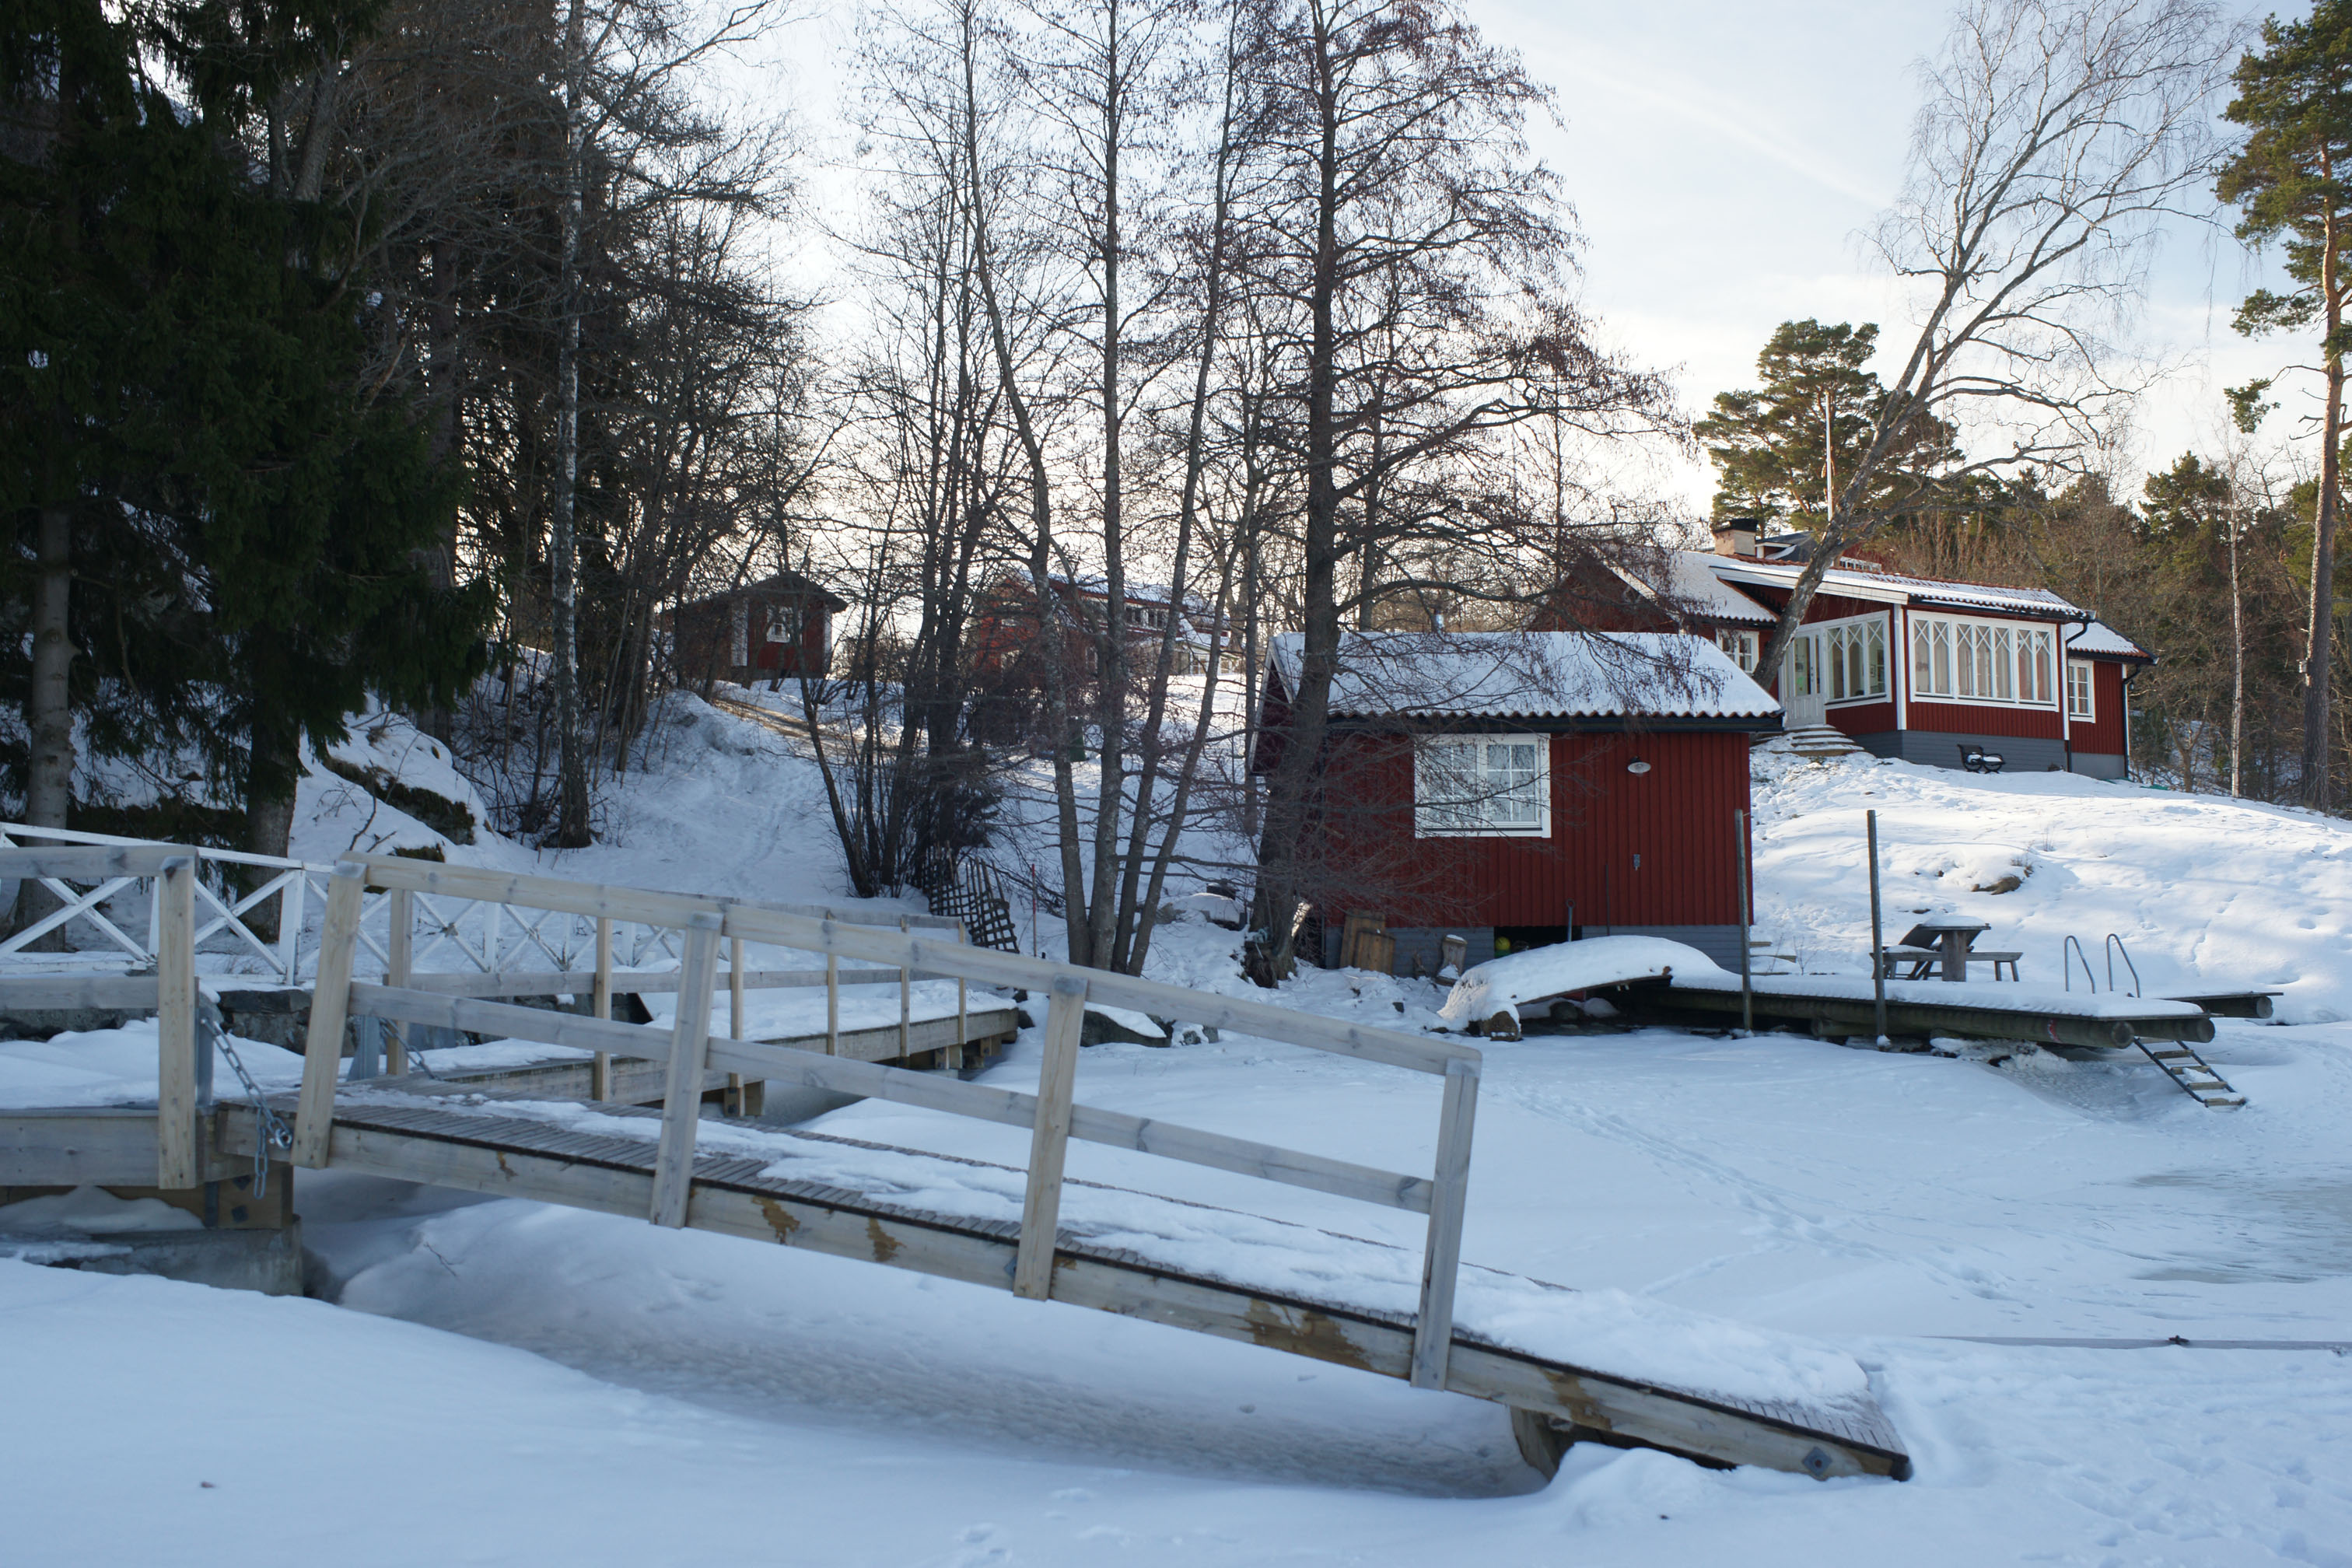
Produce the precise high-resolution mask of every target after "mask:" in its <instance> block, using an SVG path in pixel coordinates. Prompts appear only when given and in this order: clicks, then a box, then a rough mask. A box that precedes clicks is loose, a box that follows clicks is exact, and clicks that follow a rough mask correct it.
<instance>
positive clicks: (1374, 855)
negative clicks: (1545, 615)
mask: <svg viewBox="0 0 2352 1568" xmlns="http://www.w3.org/2000/svg"><path fill="white" fill-rule="evenodd" d="M1301 651H1302V639H1301V638H1300V637H1298V636H1297V634H1292V635H1289V636H1286V637H1278V638H1276V640H1275V644H1274V647H1273V649H1272V658H1271V660H1270V661H1269V666H1268V670H1267V679H1266V700H1265V726H1264V729H1263V731H1262V733H1261V735H1260V738H1259V742H1258V748H1257V752H1256V754H1255V756H1254V757H1253V758H1252V759H1251V765H1252V767H1253V768H1254V769H1255V771H1257V772H1259V773H1265V772H1268V771H1270V770H1271V769H1272V768H1273V767H1274V766H1275V765H1276V763H1278V762H1279V760H1280V757H1281V748H1282V747H1283V745H1284V744H1285V743H1286V726H1287V722H1288V715H1289V710H1290V709H1289V694H1290V693H1291V692H1292V691H1294V690H1295V689H1297V679H1298V661H1299V658H1300V656H1301ZM1779 728H1780V706H1779V704H1778V703H1776V702H1775V701H1774V700H1772V699H1771V698H1770V697H1769V695H1767V694H1766V693H1765V692H1764V690H1763V689H1761V688H1759V686H1758V685H1757V684H1756V683H1755V681H1754V680H1752V679H1749V678H1748V676H1747V675H1746V674H1745V673H1743V672H1742V671H1741V670H1740V669H1739V668H1738V667H1737V666H1736V665H1735V664H1734V663H1733V662H1732V661H1731V659H1730V658H1727V656H1726V655H1725V654H1724V653H1723V652H1722V651H1721V650H1720V649H1719V648H1717V647H1716V646H1715V644H1714V643H1713V642H1712V641H1710V640H1708V639H1706V637H1694V636H1685V635H1681V634H1675V633H1664V634H1661V633H1654V632H1632V633H1577V632H1492V633H1469V634H1457V635H1446V634H1422V633H1395V634H1376V633H1357V634H1350V635H1349V636H1347V637H1345V638H1344V639H1343V641H1342V643H1341V647H1340V653H1339V672H1338V675H1337V677H1336V679H1334V681H1333V685H1332V694H1331V724H1330V728H1329V731H1328V735H1327V737H1326V739H1325V742H1324V744H1323V749H1322V752H1321V755H1320V756H1319V757H1318V766H1317V770H1316V777H1317V792H1316V798H1315V801H1314V806H1313V815H1312V820H1311V822H1310V825H1309V826H1308V828H1307V836H1306V840H1305V842H1303V843H1302V844H1301V845H1300V854H1299V864H1300V868H1301V876H1302V880H1303V884H1304V888H1305V890H1306V892H1307V899H1308V902H1309V903H1310V905H1311V906H1312V907H1313V909H1314V911H1315V913H1316V915H1317V916H1318V917H1319V919H1320V920H1321V922H1322V927H1323V938H1322V946H1321V948H1320V950H1319V951H1320V953H1321V956H1322V959H1323V962H1324V963H1326V964H1327V965H1328V964H1333V963H1337V962H1338V957H1339V933H1340V931H1341V928H1342V927H1343V925H1344V923H1345V918H1346V917H1347V916H1348V915H1349V914H1364V913H1377V914H1379V915H1381V916H1382V917H1384V919H1385V921H1386V924H1387V929H1388V931H1389V932H1390V934H1391V935H1392V936H1394V937H1395V938H1396V967H1397V970H1398V972H1399V973H1412V972H1414V970H1415V968H1416V966H1418V969H1419V972H1420V973H1435V972H1436V970H1437V967H1438V963H1439V958H1438V946H1439V942H1440V939H1441V938H1443V937H1444V936H1445V935H1447V934H1449V933H1451V934H1455V935H1459V936H1462V937H1464V938H1465V939H1466V940H1467V942H1468V943H1469V949H1470V952H1469V958H1470V961H1471V962H1473V963H1476V962H1479V961H1481V960H1483V959H1485V958H1487V957H1491V956H1492V955H1493V953H1494V952H1495V942H1496V938H1497V937H1502V938H1507V939H1508V940H1509V941H1510V942H1511V943H1512V945H1513V946H1515V947H1517V946H1530V945H1536V944H1539V943H1543V942H1559V941H1561V940H1563V939H1569V940H1573V939H1575V938H1576V937H1578V936H1598V935H1605V934H1612V933H1622V934H1643V935H1653V936H1664V937H1671V938H1673V939H1675V941H1678V942H1688V943H1689V944H1691V945H1692V946H1694V947H1696V948H1699V949H1700V950H1702V951H1703V952H1706V953H1708V954H1709V955H1711V956H1712V957H1714V958H1715V959H1716V961H1717V963H1723V964H1726V965H1736V964H1737V963H1738V956H1739V945H1738V944H1739V878H1740V874H1741V867H1742V865H1743V863H1744V859H1745V853H1744V846H1743V845H1742V843H1741V842H1740V840H1739V839H1738V837H1737V836H1736V833H1737V830H1736V827H1735V816H1734V814H1735V813H1744V812H1746V811H1747V810H1748V744H1749V741H1750V737H1751V736H1753V735H1754V734H1755V733H1757V732H1758V731H1774V730H1778V729H1779ZM1307 951H1308V952H1317V951H1318V950H1317V949H1316V948H1314V947H1313V946H1311V945H1310V946H1309V947H1308V949H1307Z"/></svg>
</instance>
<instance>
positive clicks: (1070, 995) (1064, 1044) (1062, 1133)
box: [1013, 974, 1087, 1301]
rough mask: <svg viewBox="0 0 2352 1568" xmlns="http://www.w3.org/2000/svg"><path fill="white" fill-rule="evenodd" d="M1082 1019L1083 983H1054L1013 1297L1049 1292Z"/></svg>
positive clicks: (1063, 979)
mask: <svg viewBox="0 0 2352 1568" xmlns="http://www.w3.org/2000/svg"><path fill="white" fill-rule="evenodd" d="M1086 1020H1087V983H1086V982H1085V981H1084V980H1081V979H1079V978H1078V977H1076V975H1068V974H1066V975H1062V976H1059V977H1057V978H1056V979H1055V982H1054V999H1053V1001H1052V1002H1051V1003H1050V1004H1048V1005H1047V1006H1046V1009H1045V1064H1044V1065H1043V1066H1042V1067H1040V1068H1038V1069H1037V1121H1036V1124H1035V1126H1034V1129H1033V1130H1032V1131H1031V1132H1030V1135H1029V1186H1028V1190H1027V1191H1026V1192H1025V1193H1024V1194H1023V1195H1022V1199H1021V1244H1020V1249H1019V1251H1018V1252H1017V1253H1016V1254H1015V1255H1014V1258H1013V1294H1014V1295H1016V1296H1026V1297H1028V1298H1029V1299H1030V1300H1036V1301H1043V1300H1047V1299H1049V1298H1050V1297H1051V1296H1052V1295H1053V1293H1054V1235H1055V1228H1056V1227H1057V1226H1059V1225H1060V1223H1061V1217H1062V1162H1063V1158H1064V1156H1066V1154H1067V1153H1068V1152H1069V1149H1070V1094H1071V1091H1072V1089H1075V1088H1076V1084H1077V1079H1078V1035H1079V1031H1080V1030H1081V1029H1082V1028H1083V1027H1084V1026H1085V1024H1086Z"/></svg>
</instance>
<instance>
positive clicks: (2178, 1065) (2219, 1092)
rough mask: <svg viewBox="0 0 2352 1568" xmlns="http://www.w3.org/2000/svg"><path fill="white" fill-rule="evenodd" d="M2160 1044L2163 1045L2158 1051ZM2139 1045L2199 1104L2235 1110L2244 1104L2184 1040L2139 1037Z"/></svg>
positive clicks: (2227, 1082)
mask: <svg viewBox="0 0 2352 1568" xmlns="http://www.w3.org/2000/svg"><path fill="white" fill-rule="evenodd" d="M2159 1045H2160V1046H2162V1047H2163V1048H2162V1049H2160V1050H2159V1049H2158V1046H2159ZM2139 1048H2140V1049H2141V1050H2143V1051H2145V1052H2147V1059H2148V1060H2150V1061H2152V1062H2154V1063H2155V1064H2156V1065H2157V1066H2158V1067H2160V1068H2163V1069H2164V1073H2165V1076H2166V1077H2167V1078H2169V1079H2171V1080H2172V1081H2173V1082H2175V1083H2177V1084H2179V1086H2180V1088H2181V1091H2182V1092H2183V1093H2185V1094H2187V1095H2188V1096H2189V1099H2191V1100H2195V1101H2196V1102H2197V1103H2198V1104H2200V1105H2202V1106H2205V1107H2207V1108H2209V1109H2210V1110H2236V1109H2237V1108H2238V1107H2239V1106H2242V1105H2243V1104H2245V1103H2246V1097H2245V1096H2244V1095H2242V1094H2240V1093H2239V1092H2238V1091H2237V1090H2236V1089H2231V1087H2230V1085H2229V1081H2228V1080H2227V1079H2224V1078H2222V1076H2221V1074H2220V1073H2218V1072H2215V1071H2214V1070H2213V1068H2212V1065H2211V1064H2210V1063H2209V1062H2208V1061H2206V1059H2205V1058H2203V1057H2200V1056H2199V1055H2198V1054H2197V1053H2196V1052H2195V1051H2193V1050H2191V1049H2189V1042H2187V1041H2186V1040H2163V1041H2157V1042H2150V1041H2147V1040H2142V1041H2140V1042H2139Z"/></svg>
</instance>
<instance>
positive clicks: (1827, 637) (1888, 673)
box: [1805, 616, 1895, 708]
mask: <svg viewBox="0 0 2352 1568" xmlns="http://www.w3.org/2000/svg"><path fill="white" fill-rule="evenodd" d="M1886 625H1887V617H1886V616H1845V617H1844V618H1843V619H1841V620H1834V621H1808V622H1807V623H1806V624H1805V630H1806V631H1807V632H1808V633H1815V632H1817V633H1819V634H1820V635H1821V645H1820V647H1821V661H1822V667H1821V668H1819V669H1817V670H1815V671H1814V675H1815V678H1816V681H1817V683H1818V685H1819V687H1820V689H1821V690H1822V694H1823V695H1824V696H1826V697H1827V698H1828V700H1829V703H1830V706H1832V707H1833V708H1835V707H1841V706H1843V705H1846V704H1849V703H1857V702H1886V701H1891V700H1893V699H1894V695H1895V693H1894V690H1893V682H1894V673H1893V670H1892V669H1891V668H1890V666H1889V659H1888V653H1887V642H1886ZM1873 644H1875V645H1876V647H1875V650H1874V648H1873V646H1872V645H1873ZM1856 648H1859V649H1860V650H1861V652H1862V680H1863V684H1862V687H1861V688H1860V689H1856V690H1851V691H1849V690H1847V688H1848V687H1849V686H1851V685H1853V681H1852V680H1851V679H1850V676H1851V673H1852V662H1851V658H1852V654H1853V650H1854V649H1856ZM1873 651H1875V652H1876V654H1877V656H1878V657H1877V664H1876V667H1875V668H1873V666H1872V662H1871V655H1872V653H1873ZM1824 674H1826V676H1827V679H1825V680H1823V679H1820V678H1821V677H1822V675H1824ZM1874 676H1875V677H1876V679H1877V682H1878V683H1877V685H1875V686H1873V685H1871V679H1872V678H1873V677H1874Z"/></svg>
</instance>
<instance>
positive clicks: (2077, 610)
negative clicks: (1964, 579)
mask: <svg viewBox="0 0 2352 1568" xmlns="http://www.w3.org/2000/svg"><path fill="white" fill-rule="evenodd" d="M1682 553H1684V554H1685V555H1688V556H1690V557H1691V558H1692V559H1693V560H1695V561H1698V562H1703V563H1706V566H1707V567H1708V569H1709V570H1710V571H1711V572H1712V573H1713V574H1715V575H1717V576H1718V577H1724V578H1728V579H1729V580H1730V581H1732V582H1738V581H1741V580H1742V579H1743V578H1744V579H1747V580H1749V581H1753V582H1757V583H1763V584H1770V585H1771V586H1773V587H1788V586H1790V585H1791V584H1794V583H1795V582H1796V580H1797V579H1798V578H1799V577H1800V576H1801V575H1803V574H1804V570H1805V568H1804V565H1803V563H1801V562H1795V561H1759V560H1756V559H1754V558H1753V557H1751V556H1746V555H1712V554H1709V553H1707V552H1704V551H1698V550H1689V551H1685V552H1682ZM1821 591H1822V593H1824V594H1836V595H1843V596H1845V597H1849V598H1856V599H1888V600H1893V601H1895V602H1896V603H1899V604H1908V605H1966V606H1969V607H1970V608H1974V609H1983V610H2008V611H2011V612H2012V613H2015V614H2019V615H2026V616H2033V617H2034V618H2035V619H2037V620H2075V621H2079V620H2083V619H2085V618H2087V616H2088V615H2089V612H2088V611H2086V610H2084V608H2083V607H2082V606H2081V605H2077V604H2074V603H2073V602H2072V601H2071V600H2067V599H2063V598H2061V597H2059V596H2058V595H2055V594H2053V593H2051V592H2050V591H2049V590H2048V589H2046V588H1996V587H1993V586H1991V585H1990V584H1983V583H1955V582H1949V581H1947V580H1945V579H1942V578H1937V577H1912V576H1906V575H1905V574H1903V573H1900V572H1858V571H1855V570H1854V569H1853V568H1852V567H1850V566H1832V567H1831V568H1830V569H1829V570H1828V571H1827V572H1825V573H1823V574H1822V585H1821Z"/></svg>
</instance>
